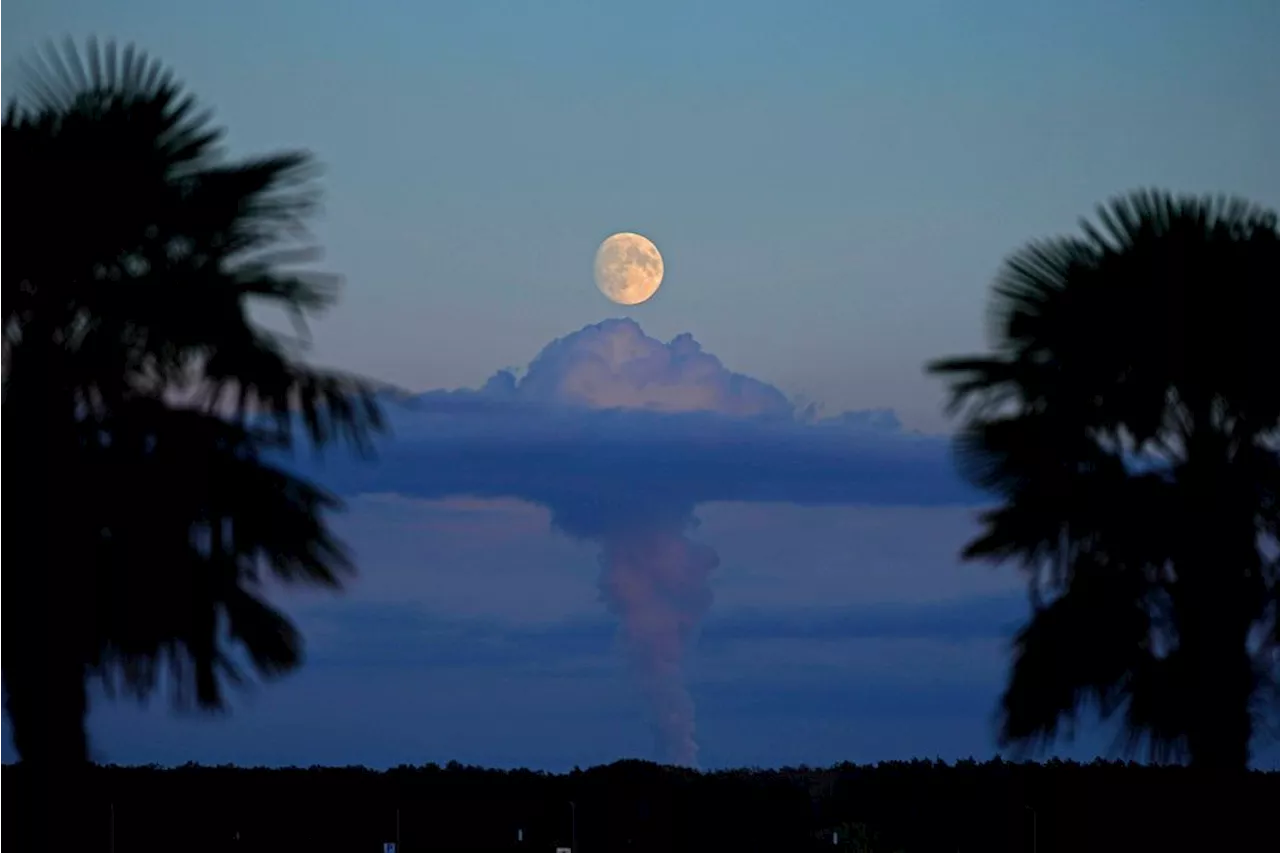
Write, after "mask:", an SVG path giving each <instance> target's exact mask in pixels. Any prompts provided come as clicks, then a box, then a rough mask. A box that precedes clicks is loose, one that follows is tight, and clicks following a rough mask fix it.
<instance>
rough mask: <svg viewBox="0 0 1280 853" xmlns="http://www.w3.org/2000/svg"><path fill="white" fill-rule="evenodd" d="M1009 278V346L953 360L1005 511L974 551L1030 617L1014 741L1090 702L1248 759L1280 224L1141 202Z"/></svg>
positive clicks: (1273, 512)
mask: <svg viewBox="0 0 1280 853" xmlns="http://www.w3.org/2000/svg"><path fill="white" fill-rule="evenodd" d="M1098 220H1099V222H1098V224H1092V223H1088V222H1086V223H1084V224H1083V235H1081V236H1078V237H1064V238H1060V239H1055V240H1044V241H1040V242H1035V243H1032V244H1030V245H1028V246H1027V247H1026V248H1024V249H1022V250H1021V251H1019V252H1017V253H1016V254H1014V255H1013V256H1012V257H1011V258H1010V259H1009V260H1008V261H1007V262H1006V263H1005V265H1004V268H1003V270H1002V272H1001V273H1000V276H999V278H998V280H997V282H996V284H995V288H994V299H993V304H992V309H993V311H992V320H993V323H992V332H993V336H994V339H995V340H994V344H993V352H991V353H990V354H988V355H983V356H974V357H970V358H956V359H949V360H945V361H939V362H936V363H934V364H932V365H931V366H930V368H929V369H930V370H931V371H932V372H934V373H937V374H940V375H942V376H945V377H947V378H948V379H949V380H950V383H951V390H952V392H953V406H954V411H958V412H961V413H963V415H964V418H965V421H966V423H965V427H964V429H963V430H962V432H961V434H960V436H959V438H958V440H957V451H958V452H957V455H958V458H959V462H960V465H961V469H962V471H963V472H964V473H965V474H966V475H967V476H968V477H969V478H970V479H971V480H972V481H974V482H975V483H977V484H979V485H981V486H983V487H985V488H986V489H988V490H990V491H992V492H994V493H995V494H996V495H998V496H999V497H1000V499H1001V501H1002V503H1001V504H1000V505H999V506H998V507H997V508H995V509H992V510H990V511H989V512H986V513H985V514H984V515H983V524H984V529H983V532H982V534H981V535H980V536H979V537H978V538H977V539H975V540H974V541H973V542H971V543H970V544H969V545H968V547H967V548H966V550H965V551H964V556H965V557H966V558H971V559H979V558H980V559H987V560H993V561H1001V560H1006V559H1010V558H1015V559H1018V560H1020V561H1021V562H1022V565H1023V566H1024V568H1025V570H1026V572H1027V573H1028V575H1029V581H1030V588H1031V591H1032V594H1033V600H1034V601H1035V603H1036V608H1035V611H1034V615H1033V617H1032V619H1031V620H1030V622H1029V623H1028V624H1027V625H1026V626H1025V627H1024V628H1023V629H1022V630H1021V631H1020V632H1019V634H1018V635H1017V638H1016V642H1015V648H1014V660H1013V665H1012V669H1011V673H1010V677H1009V681H1008V684H1007V687H1006V690H1005V692H1004V695H1003V699H1002V706H1001V735H1002V738H1003V740H1004V741H1005V742H1006V743H1024V744H1027V743H1030V744H1034V743H1036V742H1043V741H1046V740H1051V739H1052V738H1054V737H1055V736H1056V735H1057V734H1058V732H1059V729H1060V727H1061V726H1062V725H1063V724H1064V723H1066V724H1068V725H1069V724H1070V723H1071V722H1073V721H1074V719H1075V717H1076V714H1077V712H1078V711H1079V710H1081V709H1083V708H1086V707H1088V706H1092V707H1094V708H1095V709H1097V710H1100V712H1101V713H1102V715H1104V716H1105V717H1111V716H1112V715H1120V716H1121V717H1122V719H1123V723H1124V726H1125V730H1126V732H1127V733H1128V735H1127V739H1126V745H1127V746H1129V747H1136V746H1139V745H1141V744H1142V743H1143V742H1145V743H1146V744H1147V746H1148V747H1149V748H1150V749H1151V750H1152V752H1153V753H1154V755H1156V756H1157V757H1162V758H1166V759H1169V758H1186V757H1189V759H1190V762H1191V764H1192V765H1193V766H1198V767H1203V768H1214V769H1220V770H1234V769H1241V768H1244V767H1245V766H1247V763H1248V761H1249V754H1250V743H1251V740H1252V738H1253V737H1254V735H1255V734H1256V733H1258V732H1259V731H1260V725H1261V724H1263V723H1265V721H1266V720H1267V719H1268V717H1269V715H1270V714H1272V713H1273V712H1274V710H1275V708H1276V707H1277V661H1278V660H1280V658H1278V655H1280V620H1278V619H1277V605H1278V603H1280V597H1278V591H1280V579H1278V575H1280V564H1278V563H1277V551H1276V544H1277V539H1278V537H1280V325H1278V324H1280V233H1278V232H1277V227H1276V221H1277V220H1276V214H1275V213H1274V212H1271V211H1265V210H1262V209H1259V208H1257V207H1255V206H1253V205H1251V204H1248V203H1246V202H1243V201H1238V200H1224V199H1212V198H1194V197H1186V196H1178V197H1175V196H1171V195H1169V194H1165V193H1161V192H1145V191H1142V192H1135V193H1132V194H1130V195H1128V196H1126V197H1122V198H1118V199H1115V200H1113V201H1112V202H1111V203H1110V204H1109V206H1106V207H1103V208H1101V209H1099V211H1098Z"/></svg>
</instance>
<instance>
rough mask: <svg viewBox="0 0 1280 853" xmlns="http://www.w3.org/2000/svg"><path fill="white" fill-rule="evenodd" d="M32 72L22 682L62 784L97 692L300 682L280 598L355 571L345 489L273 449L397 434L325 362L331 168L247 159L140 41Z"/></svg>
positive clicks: (10, 547) (10, 291)
mask: <svg viewBox="0 0 1280 853" xmlns="http://www.w3.org/2000/svg"><path fill="white" fill-rule="evenodd" d="M21 71H22V76H23V83H24V84H25V86H24V88H23V89H22V91H21V94H20V95H19V96H18V97H16V98H15V99H14V100H13V101H12V102H11V103H10V104H9V105H8V106H7V108H6V111H5V117H4V128H3V134H4V136H3V140H4V145H5V147H6V148H7V149H8V151H9V157H10V159H9V168H8V169H7V171H8V175H9V179H8V180H6V181H5V182H4V190H3V192H4V203H5V207H6V208H7V209H8V210H9V211H10V215H9V216H7V217H5V220H4V246H5V259H4V270H3V272H4V275H3V287H4V403H3V426H4V433H3V435H4V447H5V449H6V450H8V451H10V453H8V454H6V455H8V456H9V459H10V464H9V467H8V468H6V469H4V475H3V476H4V485H5V491H6V492H7V493H8V494H9V496H10V497H9V500H7V501H6V502H5V504H4V530H5V534H6V536H5V541H4V555H5V556H6V557H8V558H9V559H8V560H6V565H8V566H9V567H10V568H9V576H8V577H7V578H6V584H5V587H6V589H7V590H8V591H9V595H8V596H7V597H5V599H4V605H3V607H4V629H3V630H4V641H5V643H4V652H3V668H4V686H5V693H6V708H7V711H8V713H9V717H10V721H11V724H12V731H13V737H14V742H15V745H16V747H17V749H18V752H19V753H20V754H21V757H22V760H23V762H24V764H26V765H28V766H29V767H30V768H31V769H32V770H33V771H34V772H37V773H38V774H42V778H44V779H45V781H46V782H47V783H48V784H50V785H61V784H63V780H62V779H61V778H60V776H61V775H65V774H68V773H73V772H74V768H76V767H78V766H80V765H83V764H84V762H85V761H86V760H87V757H88V745H87V740H86V736H85V714H86V708H87V699H86V695H87V694H86V687H87V681H88V680H89V679H91V678H100V679H101V680H102V681H103V682H104V683H105V684H106V685H107V686H108V687H109V688H111V689H112V690H122V691H125V692H128V693H130V694H132V695H134V696H137V697H140V698H142V697H146V696H148V695H150V694H151V693H153V692H154V691H155V690H156V689H157V688H158V687H160V686H161V685H162V682H166V683H167V684H168V685H169V686H171V687H172V688H173V693H174V696H175V698H176V700H177V701H178V702H179V703H180V704H194V705H196V706H198V707H201V708H206V709H214V708H221V707H223V706H224V702H225V691H224V687H225V686H226V685H228V684H234V683H243V682H245V681H246V680H247V672H246V670H247V669H252V670H253V671H255V672H256V673H257V674H259V675H261V676H272V675H276V674H279V673H282V672H286V671H288V670H290V669H292V668H293V667H295V666H297V665H298V663H299V661H300V654H301V642H300V638H299V636H298V634H297V632H296V631H295V630H294V628H293V626H292V625H291V624H290V623H289V621H288V620H287V619H286V618H285V616H284V615H283V614H282V613H281V612H279V611H278V610H276V609H275V608H273V607H272V606H271V605H270V604H269V603H268V602H267V600H266V598H265V597H264V592H263V590H264V586H263V584H264V582H266V581H267V580H268V577H270V578H272V579H274V580H276V581H280V582H284V583H302V584H317V585H321V586H327V587H337V586H338V585H339V583H340V580H341V576H342V574H343V573H344V572H346V571H348V570H350V568H351V566H350V563H349V560H348V557H347V554H346V552H345V551H344V549H343V547H342V546H341V544H340V543H339V542H338V541H336V540H335V539H334V538H333V536H332V535H331V534H330V532H329V530H328V528H327V525H326V523H325V519H324V513H325V512H326V511H329V510H333V509H336V508H337V507H338V502H337V501H336V500H335V498H334V497H333V496H331V495H329V494H327V493H326V492H325V491H323V490H322V489H320V488H318V487H316V486H314V485H312V484H310V483H308V482H305V481H303V480H301V479H299V478H297V477H296V476H293V475H291V474H290V473H288V472H287V471H286V470H284V469H283V468H281V467H278V466H277V465H275V464H272V463H271V461H269V457H270V455H271V454H278V453H281V452H283V451H287V450H288V449H289V448H290V447H291V446H292V445H293V443H294V440H295V434H296V433H300V432H305V433H306V435H307V436H308V437H309V439H310V441H311V442H312V443H313V444H314V445H315V446H317V447H319V446H322V445H325V444H327V443H329V442H330V441H332V440H335V439H336V440H342V441H345V442H347V443H350V444H351V445H353V446H354V447H355V448H356V449H357V450H359V451H361V452H365V451H367V450H368V449H369V442H370V440H371V438H372V436H373V435H374V434H375V433H377V432H378V431H379V430H380V429H381V428H382V420H381V416H380V409H379V405H378V393H379V390H380V389H379V388H377V387H376V386H374V385H373V384H372V383H370V382H368V381H365V380H362V379H359V378H356V377H352V376H347V375H343V374H340V373H336V372H332V371H327V370H321V369H317V368H315V367H312V366H310V365H308V364H307V363H305V362H304V361H303V359H302V356H303V350H304V347H305V343H306V338H305V323H304V321H305V320H306V318H307V317H308V316H309V315H313V314H315V313H316V312H317V311H319V310H320V309H323V308H324V307H325V306H327V305H328V304H329V303H330V302H331V301H332V300H333V297H334V296H335V293H336V288H335V282H334V281H332V280H326V279H323V278H318V277H315V276H312V275H308V274H306V272H305V262H306V261H308V260H309V259H310V257H311V256H310V254H309V253H307V252H304V251H301V250H300V249H299V248H298V247H299V246H303V245H304V244H303V242H302V240H304V239H305V232H303V231H302V224H303V222H304V220H305V217H306V216H307V215H308V214H309V213H310V212H311V211H312V210H313V208H314V206H315V203H316V201H317V197H316V190H315V185H314V181H313V178H314V174H315V170H314V168H313V166H312V162H311V160H310V158H309V157H308V156H307V155H305V154H301V153H287V154H280V155H275V156H269V157H263V158H260V159H252V160H244V161H239V162H228V161H227V160H226V159H225V158H224V156H223V154H222V152H221V150H220V149H219V147H218V142H219V139H220V136H221V132H220V131H219V130H217V129H215V128H212V127H211V126H210V123H209V115H208V114H207V113H202V112H198V111H197V109H196V105H195V102H194V100H193V99H192V98H191V97H190V96H189V95H187V94H185V93H184V91H183V90H182V88H181V87H180V86H179V85H178V84H177V83H175V82H174V80H173V77H172V76H171V74H170V73H169V72H168V71H166V70H165V69H164V68H163V67H162V66H161V65H160V64H158V63H156V62H154V61H152V60H150V59H149V58H148V57H146V56H145V55H143V54H141V53H139V52H137V51H135V50H134V49H133V48H131V47H126V48H124V49H123V50H117V48H116V46H115V45H114V44H107V45H105V47H103V48H101V49H100V48H99V45H98V44H97V43H96V42H95V41H90V42H89V43H88V45H87V48H86V49H85V50H84V51H83V53H81V52H79V51H77V50H76V48H75V47H74V46H73V45H72V44H70V43H68V44H67V45H66V47H65V49H64V50H62V51H58V50H56V49H53V48H50V49H49V50H48V51H46V52H45V54H44V55H43V57H38V58H37V59H36V60H34V61H32V62H30V63H28V64H26V65H25V66H24V67H23V68H22V69H21ZM252 305H265V306H267V307H274V308H275V309H277V310H279V309H283V311H285V312H287V314H288V315H289V316H291V317H292V319H293V320H294V322H295V329H296V332H297V334H295V335H293V336H286V335H283V334H279V333H275V332H271V331H268V330H267V329H265V328H264V327H262V326H260V325H258V324H257V323H255V322H254V321H253V320H252V319H251V317H250V313H249V312H250V308H251V306H252ZM300 428H301V429H300ZM237 655H239V657H240V659H242V660H247V663H248V666H247V667H246V666H243V665H237V663H236V660H237V657H236V656H237ZM164 673H167V674H168V675H167V678H166V677H164V675H163V674H164ZM50 790H52V789H50ZM46 793H49V791H48V790H47V791H46Z"/></svg>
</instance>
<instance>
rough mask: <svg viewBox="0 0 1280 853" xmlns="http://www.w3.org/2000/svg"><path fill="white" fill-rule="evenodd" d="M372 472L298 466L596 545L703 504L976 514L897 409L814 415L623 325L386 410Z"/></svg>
mask: <svg viewBox="0 0 1280 853" xmlns="http://www.w3.org/2000/svg"><path fill="white" fill-rule="evenodd" d="M389 414H390V420H391V424H392V429H393V438H392V439H391V440H390V441H389V442H387V443H385V444H384V446H383V447H382V449H381V451H380V456H379V464H377V465H368V464H363V463H360V462H354V461H350V460H347V459H344V458H342V457H339V456H332V457H326V458H325V459H324V460H322V461H320V462H318V463H313V462H303V463H301V464H302V467H303V468H304V470H306V471H307V473H310V474H313V475H315V476H317V477H318V478H319V479H320V480H321V481H322V482H324V483H326V484H327V485H329V486H330V487H331V488H333V489H335V490H336V491H338V492H339V493H342V494H346V495H356V494H369V493H380V492H395V493H399V494H402V495H406V496H413V497H419V498H444V497H449V496H460V495H465V496H472V497H495V498H496V497H508V498H520V499H524V500H528V501H531V502H534V503H538V504H541V505H543V506H546V507H548V508H549V509H551V510H552V512H553V519H552V522H553V524H554V525H555V526H556V527H558V528H559V529H561V530H563V531H564V532H566V533H568V534H570V535H573V536H578V537H587V538H590V537H593V536H596V535H599V534H600V533H602V532H604V531H605V529H606V528H608V527H609V526H610V525H612V524H616V523H619V522H624V523H625V521H626V519H627V516H635V515H638V514H646V513H648V514H655V515H661V514H671V513H675V514H676V515H680V516H683V515H684V514H686V513H687V512H688V511H690V510H691V509H692V508H693V507H694V506H696V505H698V504H701V503H708V502H713V501H717V502H719V501H742V502H779V503H796V504H802V505H816V504H876V505H900V506H901V505H907V506H942V505H964V504H969V505H973V504H977V503H979V502H980V501H981V499H982V498H981V495H980V494H979V493H977V492H976V491H975V490H974V489H972V488H971V487H970V486H968V485H967V484H965V483H964V482H962V481H961V480H960V479H959V478H958V477H957V476H956V475H955V474H954V472H953V466H952V464H951V459H950V450H949V447H948V443H947V441H946V439H945V438H943V437H940V436H928V435H920V434H913V433H908V432H905V431H903V430H902V429H901V427H900V425H899V424H898V421H897V419H896V418H895V417H894V415H893V413H892V412H889V411H885V410H871V411H863V412H846V413H843V414H841V415H838V416H836V417H832V418H824V419H817V418H815V417H814V416H813V411H812V409H806V410H803V411H796V410H795V408H794V407H793V406H792V405H791V404H790V403H788V402H787V400H786V398H785V397H784V395H783V394H782V393H781V392H780V391H778V389H776V388H774V387H772V386H770V385H767V384H766V383H763V382H760V381H758V380H755V379H752V378H750V377H746V376H743V375H741V374H737V373H733V372H732V371H730V370H728V369H726V368H725V367H724V366H723V365H721V364H720V362H719V360H718V359H716V358H715V357H714V356H712V355H710V354H707V353H705V352H703V351H702V349H701V347H700V346H699V345H698V343H697V342H696V341H694V340H693V339H692V338H691V337H690V336H688V335H681V336H679V337H677V338H675V339H674V340H672V341H671V342H670V343H666V344H663V343H661V342H659V341H657V340H655V339H653V338H649V337H647V336H646V335H644V333H643V332H642V331H641V330H640V327H639V326H638V325H637V324H636V323H635V322H634V321H631V320H610V321H606V322H604V323H600V324H598V325H594V326H587V327H586V328H584V329H582V330H581V331H579V332H576V333H574V334H572V335H569V336H566V337H564V338H561V339H559V340H556V341H553V342H552V343H550V344H548V345H547V347H546V348H545V349H544V350H543V351H542V353H540V354H539V355H538V357H537V358H535V359H534V360H533V362H532V363H531V364H530V366H529V369H528V371H527V372H526V373H525V374H524V376H523V377H521V378H519V379H517V378H516V376H515V374H514V373H513V372H512V371H500V372H498V373H497V374H495V375H494V377H492V378H491V379H490V380H489V381H488V382H487V383H486V384H485V385H484V386H483V387H482V388H480V389H474V390H473V389H464V390H457V391H433V392H428V393H425V394H421V395H419V396H417V397H415V398H413V399H411V400H409V401H407V402H406V403H403V404H397V405H393V407H392V408H391V410H390V412H389Z"/></svg>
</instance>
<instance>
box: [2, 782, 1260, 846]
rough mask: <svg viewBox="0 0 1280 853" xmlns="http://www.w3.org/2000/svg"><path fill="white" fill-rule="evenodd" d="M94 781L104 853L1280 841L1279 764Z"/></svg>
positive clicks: (8, 802)
mask: <svg viewBox="0 0 1280 853" xmlns="http://www.w3.org/2000/svg"><path fill="white" fill-rule="evenodd" d="M22 773H23V768H22V766H21V765H18V766H6V767H5V768H4V770H3V781H4V782H5V790H6V791H7V795H6V797H5V811H6V813H11V812H10V809H12V808H15V807H16V808H21V802H20V800H21V790H22V785H21V776H22ZM89 787H90V791H91V792H92V797H91V799H92V802H91V804H90V805H89V806H88V807H87V811H86V812H85V813H83V814H73V813H70V812H69V813H67V814H66V815H65V819H66V820H67V821H77V822H79V824H80V826H82V827H86V828H91V827H94V826H96V827H97V830H96V831H94V832H93V833H92V834H93V835H94V837H96V838H97V839H99V840H100V846H98V847H97V849H100V850H104V851H105V850H109V849H113V848H112V823H113V814H114V850H115V851H118V853H133V851H137V853H143V851H166V853H172V851H215V850H216V851H244V852H245V853H249V851H286V850H287V851H330V850H332V851H352V853H358V851H369V853H374V851H380V850H382V844H383V843H384V842H388V841H394V840H395V839H396V837H397V836H396V833H397V810H398V811H399V830H398V831H399V839H400V844H401V848H400V849H401V850H403V851H405V853H416V851H427V850H431V851H450V850H503V851H519V850H524V851H529V853H543V851H551V850H553V849H554V848H556V847H561V846H562V847H568V846H570V844H571V840H572V837H573V834H574V831H575V825H574V817H575V814H576V834H577V840H578V849H580V850H582V851H585V853H605V851H636V853H639V851H650V850H652V851H659V850H660V851H682V850H689V851H693V850H698V851H705V850H761V851H779V853H784V851H785V853H795V851H803V850H832V849H838V850H859V849H868V848H865V847H859V846H858V845H857V844H856V843H853V842H849V841H846V840H844V839H847V838H849V836H850V835H853V834H856V833H857V832H858V831H860V830H861V829H862V828H865V830H866V833H867V835H869V836H870V837H871V838H873V839H874V842H873V846H872V847H870V848H869V849H871V850H874V851H877V853H878V851H882V850H883V851H895V850H902V851H906V853H927V851H947V853H953V851H957V850H959V851H1023V850H1027V851H1030V850H1032V849H1033V847H1032V845H1033V843H1034V844H1035V845H1036V849H1037V850H1039V851H1043V853H1050V851H1084V850H1088V851H1109V850H1115V851H1121V850H1123V851H1134V850H1224V851H1225V850H1232V849H1238V846H1239V845H1245V844H1249V845H1251V846H1252V849H1263V848H1260V847H1257V846H1256V845H1258V844H1264V845H1265V844H1268V843H1269V842H1268V841H1267V839H1270V840H1271V841H1274V840H1275V838H1274V834H1273V833H1274V829H1273V827H1274V817H1273V815H1274V810H1275V807H1276V805H1277V803H1280V773H1262V772H1252V773H1249V774H1247V775H1243V776H1240V777H1237V778H1236V780H1235V781H1233V782H1230V783H1226V784H1221V783H1220V784H1219V785H1217V786H1216V787H1214V788H1212V789H1211V788H1209V787H1208V786H1207V785H1206V783H1205V782H1204V781H1203V777H1202V776H1198V775H1197V774H1195V773H1194V772H1191V771H1188V770H1187V769H1185V768H1181V767H1160V766H1147V765H1139V764H1135V763H1123V762H1104V761H1096V762H1093V763H1091V764H1077V763H1072V762H1060V761H1050V762H1048V763H1044V764H1035V763H1010V762H1004V761H1000V760H996V761H991V762H987V763H978V762H974V761H962V762H958V763H956V764H952V765H948V764H946V763H943V762H931V761H911V762H891V763H884V764H879V765H876V766H858V765H852V764H843V765H838V766H835V767H831V768H827V769H811V768H795V769H782V770H734V771H721V772H715V773H697V772H694V771H690V770H683V769H678V768H671V767H662V766H658V765H654V764H650V763H646V762H640V761H622V762H618V763H615V764H612V765H609V766H604V767H596V768H592V769H590V770H585V771H579V770H575V771H573V772H571V773H568V774H562V775H554V774H548V773H540V772H533V771H528V770H516V771H500V770H487V769H482V768H473V767H464V766H461V765H458V764H456V763H451V764H449V765H448V766H446V767H440V766H438V765H434V764H432V765H426V766H422V767H399V768H396V769H393V770H389V771H386V772H380V771H374V770H368V769H365V768H358V767H356V768H329V767H313V768H310V769H300V768H290V769H246V768H237V767H202V766H197V765H187V766H184V767H179V768H174V769H162V768H156V767H117V766H107V767H96V768H93V770H92V772H91V778H90V782H89ZM570 803H573V804H574V805H573V806H571V805H570ZM11 825H12V823H11V822H6V827H7V826H11ZM837 828H839V829H840V830H841V831H842V832H843V837H842V839H841V842H840V844H839V845H838V846H835V845H833V843H832V831H833V829H837ZM519 830H522V831H523V841H522V842H518V841H517V832H518V831H519ZM851 830H852V831H851ZM7 835H8V833H7V832H6V838H5V840H6V841H8V840H9V839H8V837H7ZM55 846H56V845H55ZM11 849H12V848H11Z"/></svg>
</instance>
